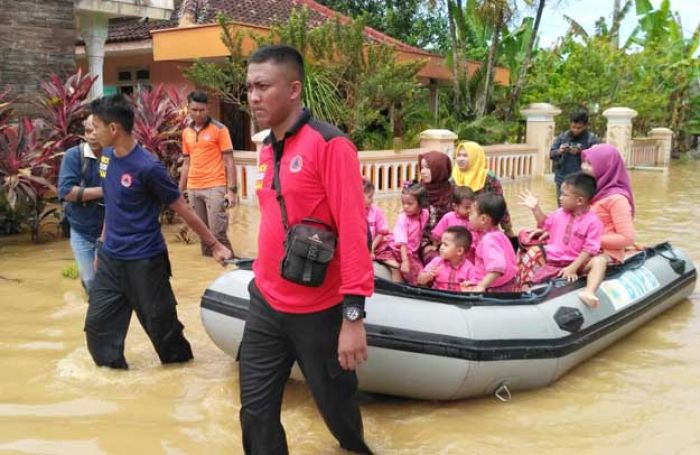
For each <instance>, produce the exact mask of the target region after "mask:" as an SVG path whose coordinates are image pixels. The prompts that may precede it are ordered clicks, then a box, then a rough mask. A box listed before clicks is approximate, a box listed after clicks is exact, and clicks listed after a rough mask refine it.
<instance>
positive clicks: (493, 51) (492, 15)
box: [476, 0, 512, 116]
mask: <svg viewBox="0 0 700 455" xmlns="http://www.w3.org/2000/svg"><path fill="white" fill-rule="evenodd" d="M511 12H512V11H511V6H510V4H509V2H508V0H483V2H482V3H481V5H480V7H479V13H480V15H481V16H482V17H483V18H484V20H485V22H486V23H488V24H489V25H490V26H491V27H492V29H493V33H492V34H491V44H490V47H489V55H488V60H487V61H486V77H485V78H484V88H483V91H482V93H481V96H480V97H479V99H478V101H477V105H476V114H477V115H479V116H482V115H486V110H487V109H488V104H489V101H490V100H491V93H492V90H493V73H494V68H495V67H496V60H497V58H498V55H497V51H498V44H499V40H500V38H501V32H502V31H503V28H504V27H506V26H507V22H508V21H509V20H510V16H511Z"/></svg>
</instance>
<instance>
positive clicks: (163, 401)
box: [0, 163, 700, 455]
mask: <svg viewBox="0 0 700 455" xmlns="http://www.w3.org/2000/svg"><path fill="white" fill-rule="evenodd" d="M699 173H700V163H691V164H674V166H673V167H672V169H671V172H670V173H669V174H668V175H663V174H659V173H651V172H648V173H641V172H635V173H633V176H632V181H633V185H634V189H635V192H636V197H637V218H636V228H637V230H638V239H639V241H640V243H647V244H648V243H655V242H659V241H663V240H670V241H671V242H673V243H674V244H675V245H677V246H680V247H682V248H683V249H685V250H686V251H687V252H689V254H690V255H691V257H693V258H694V260H695V261H696V263H698V264H700V242H698V239H699V238H700V237H699V236H698V230H699V229H700V227H699V225H698V223H700V206H699V205H698V200H700V185H698V183H697V175H699ZM523 188H531V189H532V190H533V191H535V192H536V193H539V194H541V199H542V205H543V208H545V209H546V210H547V209H553V208H554V206H555V200H554V186H553V183H551V182H550V181H546V180H544V179H539V180H535V181H528V182H514V183H508V184H506V185H505V190H506V195H507V197H508V200H509V201H510V203H511V204H510V206H511V211H512V213H513V218H514V223H515V226H516V227H517V228H522V227H530V226H532V224H533V221H532V217H531V215H530V214H529V213H527V212H526V211H525V210H524V209H522V208H520V207H517V205H516V201H517V198H516V195H517V193H518V191H520V190H521V189H523ZM378 202H379V204H380V205H381V206H382V207H383V208H384V209H385V210H386V211H387V214H388V215H389V218H390V221H391V222H393V220H394V219H395V212H396V210H397V209H398V207H399V204H398V203H397V202H396V201H393V200H380V201H378ZM231 216H232V220H233V221H232V225H231V228H230V229H231V234H232V235H231V239H232V241H233V244H234V248H235V249H236V250H237V253H238V254H239V255H254V254H255V249H256V241H255V237H256V232H257V223H258V217H257V211H256V209H254V208H249V207H240V208H237V209H235V210H233V211H232V213H231ZM165 231H166V238H167V240H168V243H169V248H170V252H171V261H172V264H173V273H174V277H173V279H172V283H173V287H174V289H175V293H176V295H177V297H178V300H179V307H178V311H179V313H180V319H181V320H182V321H183V323H184V324H185V326H186V332H185V333H186V336H187V337H188V338H189V340H190V342H191V343H192V347H193V351H194V355H195V361H194V362H191V363H189V364H187V365H185V366H175V367H162V366H160V364H159V362H158V358H157V356H156V354H155V352H154V350H153V348H152V346H151V345H150V343H149V341H148V339H147V338H146V336H145V334H144V332H143V330H142V329H141V327H140V326H139V324H138V322H137V321H136V318H133V320H132V322H133V323H132V326H131V329H130V332H129V336H128V338H127V343H126V347H127V349H126V351H127V352H126V357H127V360H128V361H129V363H130V366H131V370H130V371H128V372H121V371H120V372H114V371H109V370H106V369H100V368H96V367H95V366H94V365H93V363H92V361H91V359H90V356H89V354H88V352H87V349H86V347H85V341H84V335H83V331H82V328H83V320H84V315H85V310H86V301H85V296H84V295H83V292H82V290H81V288H80V284H79V282H78V281H77V280H70V279H67V278H64V277H62V276H61V270H62V269H63V268H64V267H66V266H67V265H69V264H71V263H72V261H73V259H72V256H71V251H70V247H69V245H68V242H67V241H63V240H61V241H53V242H49V243H45V244H42V245H31V244H30V243H29V241H28V238H27V237H12V238H0V276H2V277H4V278H9V279H15V280H19V282H16V281H8V280H6V279H2V278H0V375H1V376H0V453H2V454H6V453H7V454H25V453H31V454H51V455H52V454H134V455H135V454H161V453H162V454H200V453H201V454H205V453H206V454H219V453H241V452H242V450H241V441H240V440H241V434H240V428H239V425H238V410H239V405H240V402H239V397H238V385H237V384H238V368H237V366H236V364H235V363H234V361H233V359H231V358H230V357H228V356H227V355H225V354H224V353H223V352H221V351H219V349H218V348H216V346H214V344H213V343H212V342H211V341H210V340H209V338H208V337H207V335H206V333H205V332H204V329H203V327H202V324H201V321H200V318H199V299H200V296H201V294H202V292H203V291H204V289H205V287H206V286H207V285H208V283H210V282H211V281H212V280H213V279H214V278H215V277H216V276H217V275H218V274H220V273H221V272H222V269H221V268H220V267H219V266H217V265H216V264H214V263H213V262H212V261H211V260H207V259H203V258H201V257H199V247H198V246H197V245H186V244H184V243H182V242H177V241H176V240H175V235H174V234H175V232H176V229H175V228H174V227H172V226H167V227H166V228H165ZM698 303H700V295H699V294H698V293H697V292H696V293H694V294H693V295H692V296H691V298H690V300H688V301H685V302H682V303H681V304H679V305H678V306H676V307H675V308H674V309H672V310H670V311H668V312H667V313H665V314H663V315H661V316H660V317H658V318H656V319H655V320H653V321H651V322H650V323H649V324H647V325H646V326H644V327H642V328H640V329H639V330H637V331H636V332H634V333H633V334H632V335H630V336H628V337H627V338H626V339H624V340H622V341H621V342H619V343H617V344H615V345H613V346H612V347H610V348H608V349H607V350H605V351H603V352H601V353H600V354H598V355H597V356H595V357H594V358H592V359H591V360H589V361H588V362H586V363H584V364H583V365H581V366H580V367H578V368H576V369H574V370H573V371H571V372H570V373H568V374H567V375H566V376H564V377H563V378H562V379H560V380H559V381H558V382H557V383H555V384H554V385H552V386H551V387H548V388H545V389H540V390H535V391H528V392H518V393H515V394H514V396H513V399H512V400H511V401H510V402H508V403H501V402H499V401H497V400H496V399H494V398H493V397H486V398H481V399H472V400H464V401H457V402H449V403H436V402H421V401H411V400H398V399H397V400H382V401H375V400H372V401H367V402H365V403H363V405H362V411H363V415H364V422H365V431H366V438H367V441H368V442H369V444H370V446H372V447H373V448H374V449H375V450H376V452H377V453H385V454H463V453H477V454H478V453H493V454H501V453H619V452H630V453H632V452H635V453H664V454H666V453H681V454H683V453H687V454H691V453H692V454H695V453H700V431H699V429H700V315H699V314H698V306H697V304H698ZM282 419H283V422H284V425H285V427H286V429H287V435H288V440H289V446H290V450H291V451H292V453H295V454H339V453H343V451H341V450H340V449H338V448H337V445H336V442H335V440H334V439H333V438H332V436H331V435H330V434H329V433H328V431H327V430H326V428H325V426H324V424H323V422H322V420H321V418H320V416H319V415H318V413H317V411H316V409H315V406H314V404H313V400H312V398H311V395H310V394H309V391H308V390H307V388H306V386H305V385H304V384H303V383H299V382H290V383H289V385H288V387H287V389H286V393H285V401H284V408H283V414H282Z"/></svg>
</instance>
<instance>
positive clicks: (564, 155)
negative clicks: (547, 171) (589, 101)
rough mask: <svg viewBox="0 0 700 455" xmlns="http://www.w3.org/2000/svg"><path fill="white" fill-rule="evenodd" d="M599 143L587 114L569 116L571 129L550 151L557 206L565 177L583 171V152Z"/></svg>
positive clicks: (577, 113) (581, 112) (561, 135)
mask: <svg viewBox="0 0 700 455" xmlns="http://www.w3.org/2000/svg"><path fill="white" fill-rule="evenodd" d="M598 142H600V141H599V140H598V137H597V136H596V135H595V134H593V133H592V132H591V131H589V130H588V114H587V113H586V112H584V111H580V112H574V113H573V114H571V115H570V116H569V129H568V130H566V131H564V132H563V133H561V134H560V135H559V136H557V138H556V139H554V142H553V143H552V147H551V148H550V150H549V157H550V159H551V160H552V167H553V169H554V183H556V185H557V204H559V196H561V183H562V182H563V181H564V177H566V176H567V175H569V174H573V173H574V172H579V171H580V170H581V151H582V150H586V149H587V148H590V147H592V146H594V145H595V144H597V143H598Z"/></svg>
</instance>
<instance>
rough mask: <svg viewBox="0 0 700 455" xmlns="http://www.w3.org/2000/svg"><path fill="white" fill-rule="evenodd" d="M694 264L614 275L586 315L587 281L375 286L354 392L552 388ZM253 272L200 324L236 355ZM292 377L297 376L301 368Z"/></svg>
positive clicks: (643, 258)
mask: <svg viewBox="0 0 700 455" xmlns="http://www.w3.org/2000/svg"><path fill="white" fill-rule="evenodd" d="M696 275H697V274H696V270H695V266H694V264H693V263H692V261H691V260H690V259H689V258H688V257H687V256H686V255H685V254H684V253H683V252H682V251H680V250H677V249H675V248H673V247H671V246H670V245H668V244H661V245H658V246H656V247H654V248H650V249H648V250H645V251H644V252H642V253H640V254H638V255H635V256H634V257H632V258H629V259H628V260H627V261H626V262H625V264H624V265H623V266H620V267H616V268H612V269H611V270H610V271H609V272H608V274H607V275H606V280H605V281H604V283H603V284H602V285H601V288H600V290H599V291H598V297H599V298H600V301H601V304H600V306H599V307H598V308H596V309H590V308H588V307H587V306H585V305H584V304H582V303H581V302H580V301H579V300H578V298H577V297H576V294H577V292H578V291H579V290H580V288H581V287H582V286H583V284H584V282H583V280H579V281H578V282H577V283H574V284H563V283H562V284H559V283H554V284H552V285H550V286H547V287H544V288H541V289H539V290H534V291H532V292H529V293H522V294H500V295H497V296H496V295H479V294H454V293H446V292H435V291H432V290H425V289H415V288H409V287H407V286H401V285H396V284H393V283H389V282H387V281H385V280H382V279H377V289H376V291H375V294H374V295H373V296H372V297H371V298H369V299H368V300H367V303H366V309H367V319H366V320H365V325H366V328H367V334H368V343H369V359H368V361H367V362H366V363H364V364H362V365H361V366H360V368H359V369H358V378H359V383H360V389H361V390H364V391H368V392H375V393H382V394H389V395H397V396H403V397H410V398H420V399H431V400H453V399H460V398H467V397H474V396H480V395H487V394H493V393H496V392H497V393H498V395H499V396H501V397H503V398H507V395H508V394H509V392H510V391H515V390H522V389H531V388H537V387H543V386H546V385H549V384H551V383H552V382H554V381H555V380H557V379H558V378H559V377H561V376H562V375H563V374H565V373H566V372H567V371H569V370H571V369H572V368H574V367H575V366H576V365H578V364H580V363H581V362H583V361H584V360H586V359H588V358H589V357H591V356H593V355H594V354H595V353H597V352H598V351H600V350H602V349H604V348H606V347H607V346H609V345H611V344H612V343H614V342H615V341H617V340H619V339H620V338H622V337H624V336H626V335H627V334H628V333H630V332H631V331H633V330H635V329H636V328H638V327H639V326H641V325H643V324H645V323H646V322H648V321H649V320H651V319H653V318H654V317H656V316H657V315H658V314H660V313H662V312H664V311H666V310H668V309H669V308H671V307H673V306H675V305H676V304H678V303H679V302H681V301H683V300H684V299H685V298H687V297H688V295H690V293H691V292H692V291H693V289H694V287H695V282H696ZM253 278H254V276H253V272H252V271H250V270H242V269H237V270H233V271H231V272H228V273H225V274H223V275H222V276H221V277H219V278H218V279H217V280H216V281H214V283H212V285H211V286H210V287H209V288H208V289H207V291H206V292H205V294H204V296H203V297H202V310H201V314H202V322H203V324H204V327H205V329H206V331H207V333H208V334H209V336H210V337H211V339H212V340H213V341H214V343H215V344H216V345H217V346H218V347H219V348H221V349H222V350H223V351H225V352H226V353H228V354H230V355H232V356H235V355H236V353H237V350H238V345H239V343H240V340H241V337H242V335H243V328H244V324H245V316H246V314H247V307H248V299H249V295H248V284H249V282H250V280H252V279H253ZM293 376H296V377H298V378H301V375H300V374H299V372H298V370H297V371H295V372H294V373H293Z"/></svg>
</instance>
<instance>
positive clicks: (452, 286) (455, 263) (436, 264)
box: [418, 226, 474, 291]
mask: <svg viewBox="0 0 700 455" xmlns="http://www.w3.org/2000/svg"><path fill="white" fill-rule="evenodd" d="M471 243H472V236H471V234H470V233H469V230H468V229H467V228H465V227H464V226H450V227H448V228H447V229H445V232H444V233H443V234H442V240H441V242H440V256H438V257H436V258H435V259H433V260H432V261H430V263H429V264H428V265H427V266H425V268H424V269H423V271H422V272H421V273H420V274H418V285H419V286H426V285H428V284H430V283H432V284H433V289H440V290H443V291H459V290H460V286H461V284H462V283H463V282H465V281H470V280H472V279H473V278H474V264H472V262H471V261H470V260H469V259H467V252H468V251H469V247H470V246H471Z"/></svg>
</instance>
